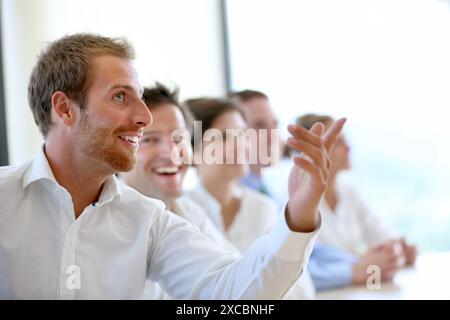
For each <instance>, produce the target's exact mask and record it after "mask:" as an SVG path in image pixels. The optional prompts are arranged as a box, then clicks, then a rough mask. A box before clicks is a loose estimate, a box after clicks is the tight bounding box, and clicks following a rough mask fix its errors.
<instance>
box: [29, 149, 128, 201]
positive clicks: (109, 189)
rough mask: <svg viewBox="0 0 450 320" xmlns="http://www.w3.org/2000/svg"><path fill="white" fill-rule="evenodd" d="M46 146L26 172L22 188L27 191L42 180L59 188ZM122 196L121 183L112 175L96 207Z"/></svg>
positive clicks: (106, 182)
mask: <svg viewBox="0 0 450 320" xmlns="http://www.w3.org/2000/svg"><path fill="white" fill-rule="evenodd" d="M44 146H45V145H42V147H41V148H40V149H39V152H38V154H37V155H36V157H35V158H34V159H33V161H32V162H31V164H30V166H29V167H28V168H27V169H26V170H25V173H24V177H23V181H22V187H23V188H24V189H25V188H26V187H27V186H29V185H30V184H31V183H33V182H35V181H40V180H49V181H51V182H53V183H55V184H57V185H58V186H59V183H58V182H57V181H56V179H55V176H54V175H53V171H52V169H51V168H50V165H49V163H48V160H47V157H46V155H45V152H44ZM121 194H122V192H121V189H120V186H119V182H118V181H117V178H116V176H115V175H111V176H110V177H108V179H106V181H105V182H104V184H103V188H102V191H101V193H100V196H99V199H98V201H97V202H96V203H95V205H96V206H98V205H102V204H105V203H107V202H110V201H112V200H113V199H114V198H115V197H117V196H120V195H121Z"/></svg>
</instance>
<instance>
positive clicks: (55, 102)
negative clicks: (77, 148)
mask: <svg viewBox="0 0 450 320" xmlns="http://www.w3.org/2000/svg"><path fill="white" fill-rule="evenodd" d="M76 107H77V106H76V104H75V102H73V101H72V100H71V99H70V98H69V97H68V96H67V95H66V94H65V93H64V92H61V91H56V92H55V93H53V95H52V111H53V113H54V115H55V116H56V119H55V120H56V121H58V120H59V121H62V122H63V123H64V124H65V125H66V126H69V127H71V126H73V124H74V123H75V109H74V108H76Z"/></svg>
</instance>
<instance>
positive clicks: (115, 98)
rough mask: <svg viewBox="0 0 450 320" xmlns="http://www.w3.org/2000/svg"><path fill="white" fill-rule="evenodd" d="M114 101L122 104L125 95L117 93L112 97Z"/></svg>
mask: <svg viewBox="0 0 450 320" xmlns="http://www.w3.org/2000/svg"><path fill="white" fill-rule="evenodd" d="M114 100H116V101H117V102H124V101H125V94H124V93H123V92H120V93H117V94H115V95H114Z"/></svg>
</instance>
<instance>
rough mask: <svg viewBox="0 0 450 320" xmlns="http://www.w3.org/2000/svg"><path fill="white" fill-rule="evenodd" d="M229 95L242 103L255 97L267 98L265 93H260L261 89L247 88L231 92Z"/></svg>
mask: <svg viewBox="0 0 450 320" xmlns="http://www.w3.org/2000/svg"><path fill="white" fill-rule="evenodd" d="M229 96H230V98H232V99H237V100H238V101H239V102H244V103H245V102H247V101H250V100H252V99H255V98H262V99H266V100H269V98H268V97H267V95H266V94H264V93H262V92H261V91H256V90H249V89H247V90H242V91H237V92H233V93H231V94H230V95H229Z"/></svg>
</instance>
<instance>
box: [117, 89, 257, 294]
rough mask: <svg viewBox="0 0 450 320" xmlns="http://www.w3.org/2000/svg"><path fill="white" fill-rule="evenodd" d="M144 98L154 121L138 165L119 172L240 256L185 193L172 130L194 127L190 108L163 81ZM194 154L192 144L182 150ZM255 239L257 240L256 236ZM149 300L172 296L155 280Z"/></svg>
mask: <svg viewBox="0 0 450 320" xmlns="http://www.w3.org/2000/svg"><path fill="white" fill-rule="evenodd" d="M143 99H144V101H145V104H146V105H147V107H148V108H149V110H150V111H151V113H152V117H153V123H152V125H151V126H149V127H146V128H145V129H144V131H143V134H142V137H140V139H139V149H138V152H137V162H136V166H135V167H134V168H133V169H132V170H131V171H128V172H123V173H121V174H120V178H122V179H123V181H124V182H125V183H126V184H127V185H128V186H130V187H132V188H134V189H136V190H138V191H139V192H140V193H142V194H143V195H145V196H147V197H152V198H157V199H160V200H162V201H163V202H164V203H165V205H166V207H167V209H169V210H170V211H171V212H173V213H175V214H177V215H178V216H180V217H182V218H184V219H186V220H187V221H189V222H190V223H191V224H192V225H193V226H195V227H198V228H199V229H200V231H201V232H202V233H203V234H204V235H206V236H207V237H208V238H209V239H210V240H212V241H214V242H215V243H216V244H218V245H219V246H220V247H222V248H224V249H226V250H229V251H231V252H233V253H234V254H236V255H237V256H240V253H239V251H238V250H237V249H236V248H235V246H234V245H232V244H231V243H230V242H229V241H228V240H227V239H225V237H224V236H223V235H222V233H221V232H220V231H219V230H218V229H217V228H216V226H215V225H214V224H213V223H212V222H211V220H210V219H209V217H208V215H207V214H206V213H205V212H204V210H203V208H202V207H200V206H199V205H198V204H197V203H196V202H195V201H193V200H191V199H190V198H189V197H187V196H183V195H182V192H183V180H184V179H185V176H186V172H187V170H188V167H189V166H188V164H186V163H181V164H179V165H176V164H175V163H174V162H173V160H172V156H171V154H172V151H173V150H174V147H175V145H176V143H177V142H178V141H177V140H176V138H175V137H174V136H173V133H174V132H176V130H178V129H187V128H189V127H190V126H192V119H191V116H190V112H189V110H187V109H186V107H185V106H184V105H182V104H180V103H179V101H178V89H175V90H170V89H169V88H168V87H166V86H164V85H163V84H161V83H156V84H155V85H154V86H152V87H146V88H144V92H143ZM179 152H181V153H190V154H192V150H191V145H190V143H189V144H187V145H186V146H184V148H182V149H180V150H179ZM255 240H256V239H255ZM145 298H147V299H171V297H169V296H168V295H167V294H165V293H164V292H163V290H162V289H161V288H160V287H159V286H158V285H157V284H155V283H151V282H150V281H149V282H148V283H147V285H146V294H145Z"/></svg>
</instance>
